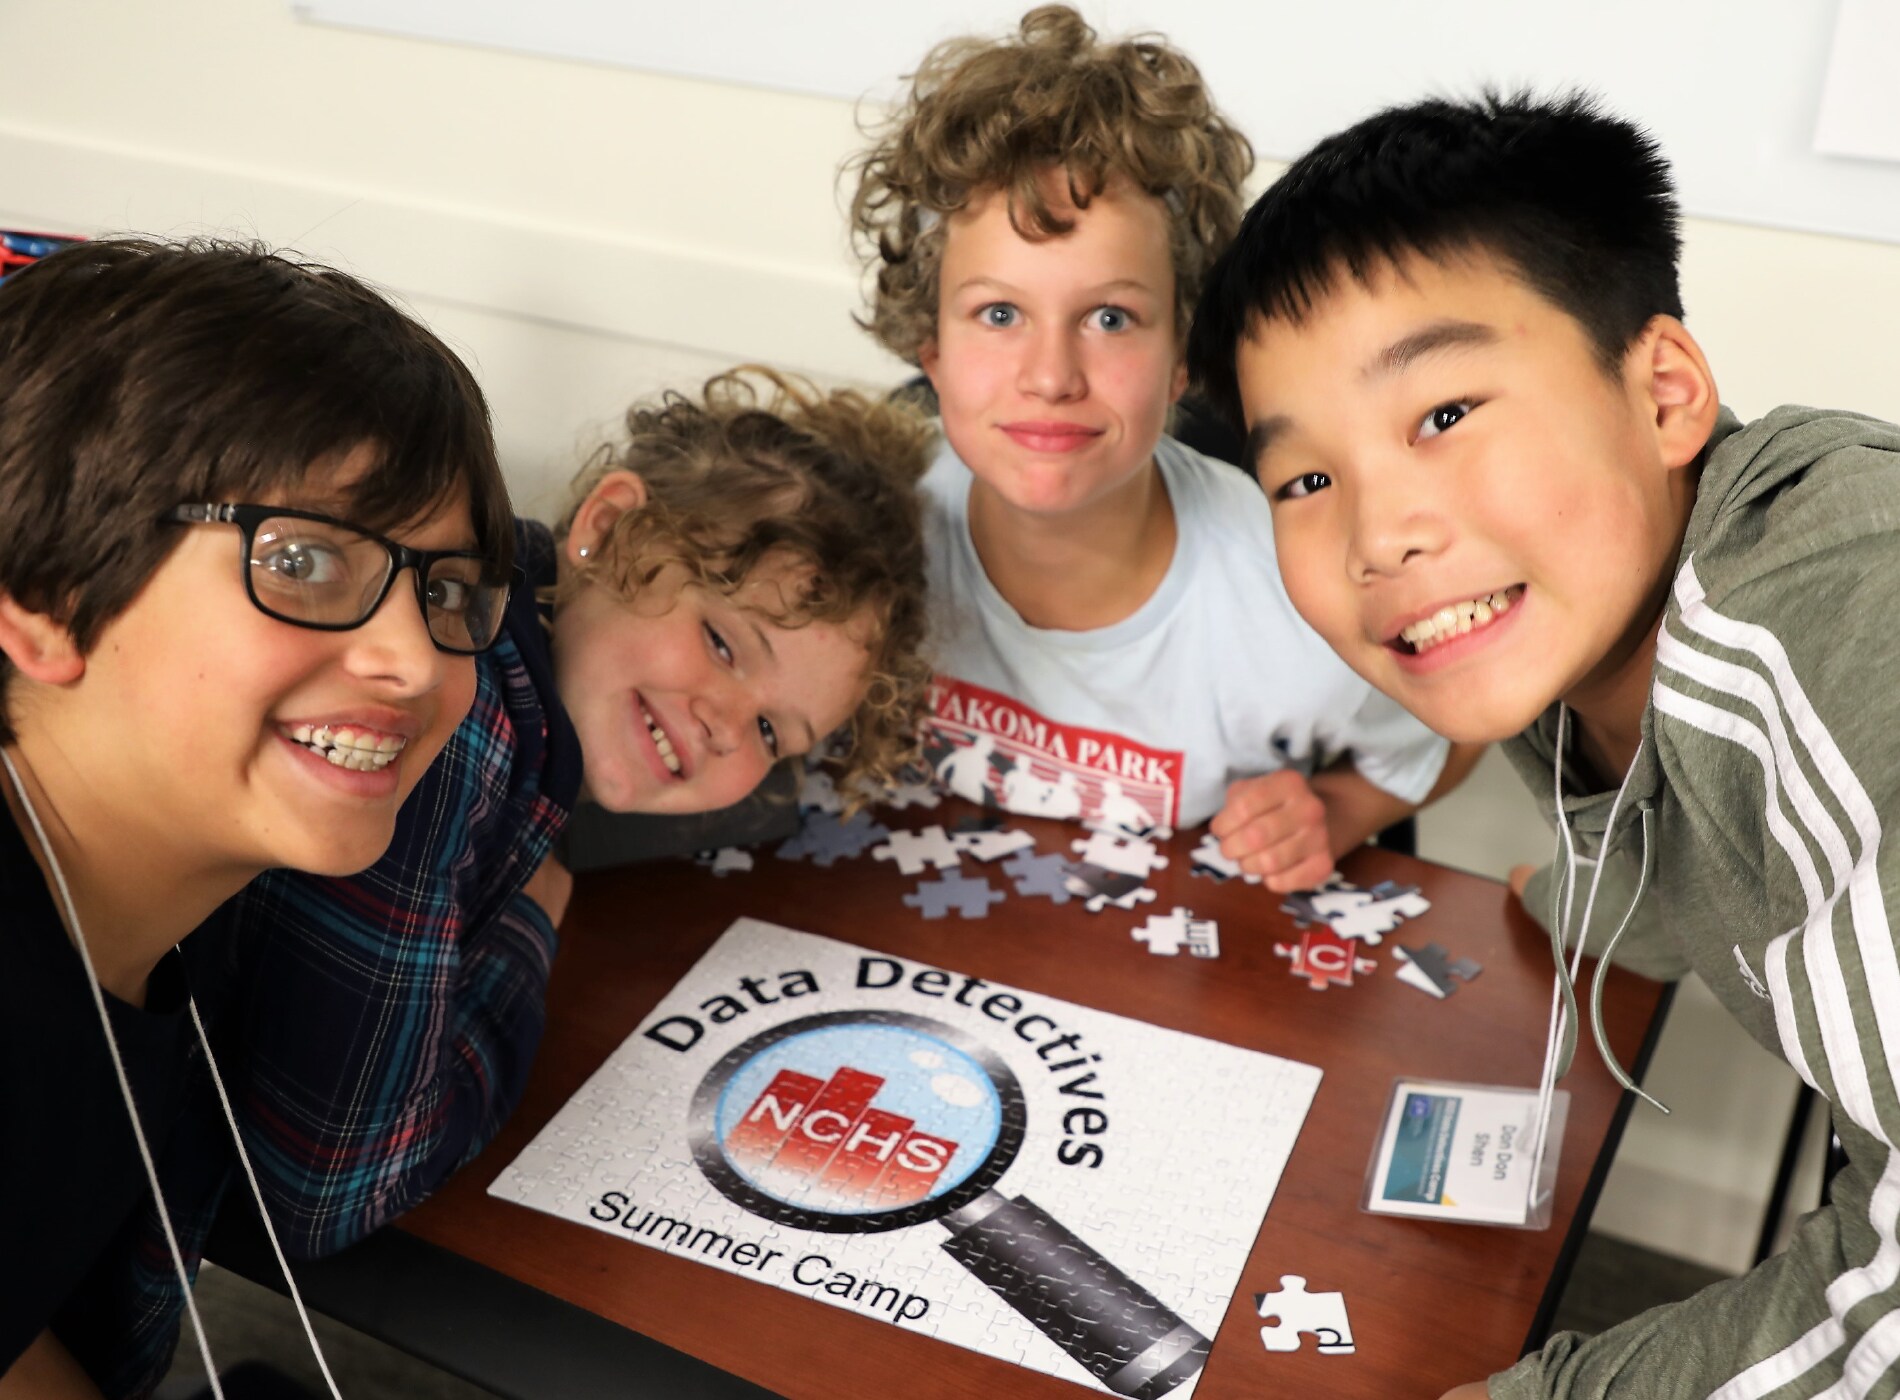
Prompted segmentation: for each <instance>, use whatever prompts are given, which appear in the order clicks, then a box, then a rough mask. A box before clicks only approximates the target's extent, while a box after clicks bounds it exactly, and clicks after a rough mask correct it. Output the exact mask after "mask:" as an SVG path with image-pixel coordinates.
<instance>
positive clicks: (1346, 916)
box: [1280, 877, 1432, 947]
mask: <svg viewBox="0 0 1900 1400" xmlns="http://www.w3.org/2000/svg"><path fill="white" fill-rule="evenodd" d="M1431 907H1432V903H1431V901H1430V900H1429V899H1427V898H1425V896H1424V895H1422V894H1420V893H1419V892H1418V888H1417V886H1415V885H1399V884H1395V883H1393V882H1392V881H1391V880H1381V881H1380V882H1379V883H1378V884H1376V885H1374V886H1373V887H1372V888H1371V889H1369V890H1363V889H1360V888H1359V886H1357V885H1354V884H1350V883H1348V882H1347V881H1345V880H1341V879H1338V878H1337V877H1335V878H1334V879H1333V880H1330V881H1328V882H1327V883H1326V884H1324V885H1322V886H1320V888H1318V889H1316V890H1301V891H1300V892H1299V893H1298V894H1291V895H1288V896H1287V897H1286V900H1285V902H1283V903H1282V904H1281V905H1280V908H1281V910H1282V911H1283V912H1284V913H1287V914H1291V915H1292V916H1293V921H1294V922H1295V923H1296V924H1298V925H1299V926H1300V927H1301V928H1307V927H1309V926H1311V925H1313V924H1327V925H1330V926H1331V928H1332V930H1333V932H1334V933H1337V934H1338V935H1339V936H1340V937H1341V938H1357V939H1359V940H1360V941H1361V942H1362V943H1366V944H1369V945H1372V946H1374V947H1376V946H1377V945H1378V943H1379V940H1380V939H1382V938H1384V937H1385V936H1386V934H1388V933H1390V932H1392V930H1393V929H1395V928H1397V927H1398V926H1399V925H1400V924H1401V923H1403V922H1404V921H1405V920H1407V919H1416V918H1417V917H1418V916H1419V915H1420V914H1423V913H1424V912H1425V911H1426V910H1428V909H1430V908H1431Z"/></svg>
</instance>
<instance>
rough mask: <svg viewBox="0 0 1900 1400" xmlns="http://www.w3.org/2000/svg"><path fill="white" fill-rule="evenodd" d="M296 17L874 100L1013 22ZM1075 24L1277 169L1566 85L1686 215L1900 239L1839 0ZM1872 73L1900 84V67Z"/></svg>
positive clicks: (949, 16)
mask: <svg viewBox="0 0 1900 1400" xmlns="http://www.w3.org/2000/svg"><path fill="white" fill-rule="evenodd" d="M1886 2H1887V0H1881V3H1886ZM1849 3H1850V4H1851V3H1853V0H1849ZM291 8H292V10H293V11H294V12H295V13H296V14H297V15H299V16H300V17H302V18H304V19H307V20H311V21H315V22H320V23H328V24H340V25H347V26H351V27H355V28H363V29H372V30H378V31H381V32H385V33H395V34H402V35H407V36H410V37H418V38H427V39H436V40H444V41H449V42H456V43H467V44H478V45H484V46H489V47H496V48H504V49H510V50H516V51H521V52H526V53H532V54H540V55H545V56H550V57H557V58H567V59H579V60H583V61H587V62H594V63H605V64H615V65H621V66H626V67H631V68H639V69H645V70H649V71H654V72H663V73H673V74H679V75H684V76H688V77H695V78H706V79H712V80H716V81H724V82H736V83H745V84H752V85H758V86H764V87H770V88H777V89H781V90H784V91H790V92H798V93H807V94H815V95H819V96H826V97H836V98H845V99H850V100H856V99H860V98H864V97H870V98H871V99H873V100H885V99H888V98H889V97H890V95H891V94H892V93H894V92H895V91H896V90H897V86H898V79H899V76H900V75H901V74H903V73H905V72H907V71H908V70H909V69H911V68H912V67H914V66H915V65H916V62H917V60H918V59H919V58H920V57H921V56H922V55H923V53H924V51H925V50H926V49H927V48H928V47H929V46H930V45H931V44H932V43H934V42H936V41H937V40H939V39H942V38H945V37H947V36H950V35H953V34H964V33H976V32H982V33H1000V32H1003V31H1004V30H1006V29H1008V28H1010V27H1011V26H1012V25H1013V23H1014V21H1015V18H1016V17H1017V16H1018V15H1019V14H1020V13H1021V12H1022V9H1024V8H1026V5H1022V4H1007V3H998V0H886V3H883V4H879V5H875V6H872V5H867V4H864V3H862V0H801V2H800V3H798V4H795V5H794V4H787V3H785V0H703V2H702V3H698V4H694V3H690V0H689V3H673V4H661V3H656V0H635V3H627V2H626V0H296V3H293V4H292V6H291ZM1076 8H1077V9H1079V10H1080V11H1081V12H1082V13H1083V14H1084V15H1085V16H1086V17H1087V18H1088V19H1089V20H1090V22H1091V23H1093V24H1094V25H1095V26H1096V27H1097V28H1098V29H1100V30H1101V31H1102V32H1103V33H1105V34H1111V35H1113V34H1122V33H1126V32H1129V31H1133V30H1158V31H1161V32H1164V33H1166V34H1167V36H1168V37H1169V38H1170V39H1171V40H1173V41H1174V42H1175V43H1176V44H1178V45H1179V46H1180V47H1181V48H1183V49H1184V50H1186V51H1187V53H1189V54H1190V55H1191V56H1192V57H1193V58H1194V59H1195V61H1196V62H1197V63H1199V64H1200V66H1201V68H1202V71H1203V72H1204V73H1205V74H1206V75H1207V78H1208V82H1209V84H1210V86H1211V87H1212V89H1213V92H1214V94H1215V97H1216V99H1217V100H1218V101H1219V103H1220V105H1221V106H1222V107H1223V108H1224V109H1225V110H1226V111H1227V112H1228V113H1229V115H1230V116H1232V117H1233V119H1234V120H1235V121H1236V122H1237V123H1238V125H1239V126H1240V127H1241V129H1242V130H1244V131H1245V132H1246V133H1247V134H1248V136H1249V137H1250V138H1251V139H1252V140H1253V142H1254V144H1255V146H1256V148H1257V149H1258V150H1259V152H1260V153H1261V155H1263V156H1267V157H1271V158H1275V159H1279V160H1287V159H1290V158H1292V157H1293V156H1295V155H1297V154H1299V152H1300V151H1302V150H1304V149H1305V148H1306V147H1307V146H1309V145H1311V144H1312V143H1313V142H1314V141H1315V140H1317V139H1319V138H1320V137H1321V136H1324V135H1325V134H1327V133H1328V132H1330V131H1334V130H1337V129H1338V128H1340V127H1342V126H1345V125H1348V124H1350V123H1351V122H1352V121H1354V120H1356V119H1357V118H1359V117H1361V116H1364V115H1366V114H1367V113H1369V112H1371V111H1373V110H1375V109H1377V108H1379V107H1381V106H1385V105H1388V104H1391V103H1395V102H1404V101H1409V100H1411V99H1413V98H1416V97H1419V96H1423V95H1428V94H1440V95H1445V94H1449V95H1468V94H1470V93H1473V92H1475V91H1477V89H1478V88H1479V87H1480V86H1482V85H1485V84H1492V85H1497V86H1502V87H1506V88H1510V87H1516V86H1520V85H1530V86H1534V87H1536V88H1538V89H1540V90H1545V91H1550V90H1555V89H1559V88H1567V87H1574V86H1582V87H1587V88H1590V89H1593V90H1595V91H1596V92H1599V93H1601V94H1602V95H1603V97H1604V98H1605V100H1606V101H1607V102H1608V103H1609V105H1610V107H1611V108H1612V109H1613V110H1615V111H1617V112H1619V113H1621V114H1623V115H1626V116H1630V117H1633V118H1635V119H1636V120H1638V121H1640V122H1641V123H1643V124H1644V125H1645V126H1647V127H1648V128H1649V129H1650V130H1651V131H1652V132H1654V133H1655V135H1656V136H1657V137H1658V138H1659V139H1660V140H1661V142H1662V144H1663V148H1664V150H1665V151H1666V152H1667V153H1668V154H1669V156H1670V159H1671V160H1672V162H1673V163H1674V165H1675V168H1676V174H1677V180H1678V184H1679V187H1680V189H1681V192H1682V200H1683V207H1684V208H1685V209H1686V210H1687V211H1688V212H1689V213H1691V214H1695V215H1700V216H1703V217H1707V218H1718V219H1729V220H1735V221H1739V222H1745V223H1756V224H1767V225H1771V226H1776V227H1781V228H1794V229H1807V230H1814V231H1818V232H1828V233H1841V234H1849V235H1854V236H1859V237H1866V238H1878V239H1884V240H1888V241H1894V242H1900V162H1895V161H1889V160H1878V159H1867V158H1861V157H1855V156H1850V155H1842V154H1824V153H1822V152H1820V151H1817V150H1816V148H1815V131H1816V122H1817V119H1818V116H1819V113H1820V111H1821V107H1822V98H1823V87H1824V84H1825V81H1826V78H1827V73H1828V61H1829V53H1830V45H1831V43H1832V40H1833V37H1834V32H1835V25H1836V17H1837V11H1838V9H1839V0H1549V3H1545V0H1321V2H1320V3H1315V0H1169V2H1168V3H1166V4H1163V3H1160V0H1080V3H1078V4H1077V5H1076ZM1880 62H1881V66H1882V67H1884V68H1885V70H1886V71H1887V72H1890V73H1891V72H1900V53H1895V54H1890V55H1883V56H1881V59H1880Z"/></svg>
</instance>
